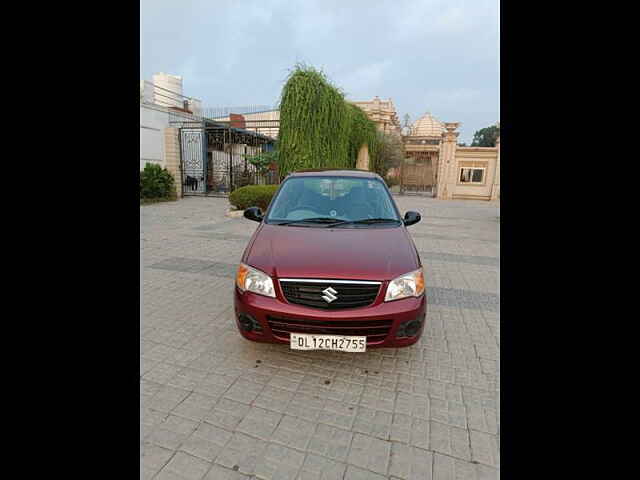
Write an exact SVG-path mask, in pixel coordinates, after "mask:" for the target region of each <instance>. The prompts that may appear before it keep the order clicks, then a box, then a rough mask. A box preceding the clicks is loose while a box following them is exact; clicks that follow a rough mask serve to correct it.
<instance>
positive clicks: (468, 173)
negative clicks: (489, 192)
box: [460, 168, 484, 183]
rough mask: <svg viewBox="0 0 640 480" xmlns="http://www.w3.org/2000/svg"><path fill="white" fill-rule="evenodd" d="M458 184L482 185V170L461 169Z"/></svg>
mask: <svg viewBox="0 0 640 480" xmlns="http://www.w3.org/2000/svg"><path fill="white" fill-rule="evenodd" d="M460 183H484V168H461V169H460Z"/></svg>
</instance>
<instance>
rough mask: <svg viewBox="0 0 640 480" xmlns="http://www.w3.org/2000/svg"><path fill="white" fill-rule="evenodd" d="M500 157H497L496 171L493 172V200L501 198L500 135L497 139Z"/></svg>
mask: <svg viewBox="0 0 640 480" xmlns="http://www.w3.org/2000/svg"><path fill="white" fill-rule="evenodd" d="M496 148H497V149H498V157H497V158H496V171H495V173H494V174H493V186H492V187H491V200H498V199H499V198H500V137H498V138H497V139H496Z"/></svg>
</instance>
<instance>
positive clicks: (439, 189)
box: [390, 112, 500, 200]
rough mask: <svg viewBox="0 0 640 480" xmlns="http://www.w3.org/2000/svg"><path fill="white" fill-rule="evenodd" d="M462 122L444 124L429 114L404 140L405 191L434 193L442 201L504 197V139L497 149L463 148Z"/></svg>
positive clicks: (402, 179)
mask: <svg viewBox="0 0 640 480" xmlns="http://www.w3.org/2000/svg"><path fill="white" fill-rule="evenodd" d="M459 126H460V123H456V122H449V123H443V122H441V121H440V120H438V119H437V118H435V117H434V116H433V115H431V114H430V113H429V112H427V113H425V114H424V115H423V116H422V117H420V118H419V119H418V120H417V121H416V122H415V123H414V124H413V125H412V126H411V129H410V130H409V132H408V135H405V136H404V137H403V142H404V147H405V154H406V158H405V160H404V162H403V163H402V165H401V167H400V168H399V169H396V170H395V171H394V172H390V173H391V174H392V175H395V176H399V179H400V189H401V191H403V192H431V194H432V195H433V196H434V197H435V198H440V199H472V200H497V199H498V198H499V197H500V139H499V138H498V141H497V144H496V146H495V147H460V146H458V143H457V141H458V135H459V132H457V131H456V130H457V129H458V127H459Z"/></svg>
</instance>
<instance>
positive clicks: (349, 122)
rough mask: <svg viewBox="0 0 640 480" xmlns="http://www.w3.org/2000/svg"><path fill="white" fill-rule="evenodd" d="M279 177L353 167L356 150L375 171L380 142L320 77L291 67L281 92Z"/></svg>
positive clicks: (312, 70)
mask: <svg viewBox="0 0 640 480" xmlns="http://www.w3.org/2000/svg"><path fill="white" fill-rule="evenodd" d="M278 143H279V147H278V164H279V165H278V167H279V172H280V176H281V177H283V176H285V175H286V174H287V173H289V172H292V171H295V170H300V169H308V168H355V166H356V160H357V157H358V151H359V150H360V148H361V147H362V145H365V144H366V145H367V146H368V149H369V166H370V168H371V169H372V170H374V168H373V167H375V162H376V154H377V152H378V150H379V144H380V141H379V139H378V136H377V132H376V126H375V124H374V123H373V122H372V121H371V120H370V119H369V117H367V114H366V113H365V112H364V111H363V110H362V109H361V108H359V107H357V106H356V105H353V104H350V103H348V102H347V101H345V99H344V93H343V92H342V91H341V90H340V89H339V88H337V87H336V86H334V85H333V84H331V82H329V80H328V79H327V77H326V76H325V75H324V73H323V72H321V71H319V70H316V69H315V68H313V67H308V66H305V65H303V64H297V65H296V66H295V67H294V69H293V71H292V72H291V73H290V74H289V77H288V79H287V81H286V83H285V85H284V87H283V88H282V94H281V98H280V133H279V142H278Z"/></svg>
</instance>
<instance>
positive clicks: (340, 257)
mask: <svg viewBox="0 0 640 480" xmlns="http://www.w3.org/2000/svg"><path fill="white" fill-rule="evenodd" d="M258 237H259V241H254V240H255V239H256V238H258ZM250 245H251V248H250V249H248V251H246V252H245V254H244V255H243V257H242V261H243V262H244V263H246V264H247V265H251V266H252V267H254V268H257V269H258V270H262V271H263V272H265V273H267V274H268V275H270V276H271V277H273V278H331V279H336V280H337V279H349V280H393V279H394V278H396V277H397V276H399V275H403V274H405V273H407V272H411V271H412V270H415V269H417V268H419V267H420V261H419V259H418V254H417V253H416V251H415V248H414V246H413V243H412V241H411V238H410V237H409V234H408V232H407V231H406V229H405V228H404V227H402V226H401V227H394V228H375V229H374V228H313V227H311V228H310V227H297V226H287V227H282V226H279V225H268V224H264V223H263V224H261V225H260V226H259V227H258V228H257V230H256V232H255V233H254V234H253V239H252V241H251V242H250Z"/></svg>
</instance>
